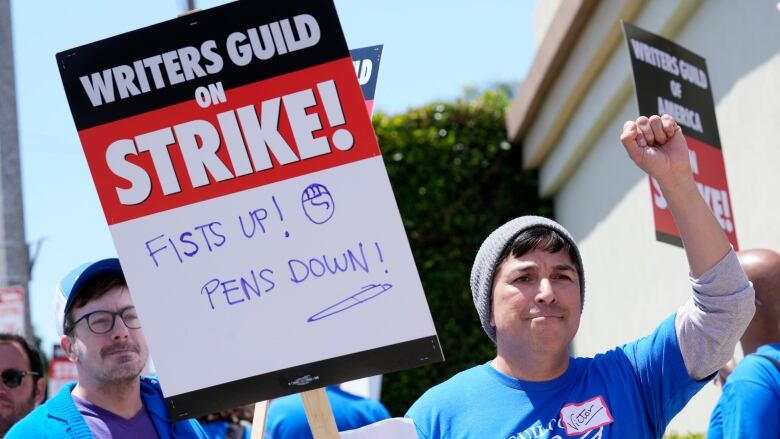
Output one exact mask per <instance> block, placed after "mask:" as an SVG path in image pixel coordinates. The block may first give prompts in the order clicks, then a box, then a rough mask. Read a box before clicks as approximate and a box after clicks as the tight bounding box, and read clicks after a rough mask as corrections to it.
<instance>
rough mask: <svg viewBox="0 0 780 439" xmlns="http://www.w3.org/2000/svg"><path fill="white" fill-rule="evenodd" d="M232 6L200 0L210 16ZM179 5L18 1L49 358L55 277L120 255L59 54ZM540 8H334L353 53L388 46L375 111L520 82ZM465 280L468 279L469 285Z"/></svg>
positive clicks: (430, 4) (35, 290)
mask: <svg viewBox="0 0 780 439" xmlns="http://www.w3.org/2000/svg"><path fill="white" fill-rule="evenodd" d="M223 3H226V2H225V1H213V0H212V1H205V0H199V1H197V3H196V4H197V6H198V7H199V8H201V9H207V8H209V7H213V6H216V5H219V4H223ZM184 4H185V1H183V0H134V1H132V2H120V1H116V0H111V1H107V0H79V1H78V2H62V1H29V0H25V1H22V0H13V1H12V2H11V15H12V21H13V23H12V26H13V38H14V57H15V63H16V65H15V68H16V97H17V110H18V114H17V117H18V125H19V145H20V149H21V160H22V190H23V196H24V209H25V227H26V235H27V241H28V242H29V243H30V244H31V245H32V247H33V248H34V247H35V243H36V242H38V241H41V247H40V253H39V254H38V258H37V259H36V261H35V266H34V268H33V273H32V281H31V283H30V295H31V304H32V311H31V312H32V320H33V325H34V328H35V330H36V333H37V335H38V336H40V337H41V338H42V339H43V347H44V349H45V351H46V354H47V355H51V349H52V348H51V346H52V344H53V343H55V342H57V343H58V342H59V339H58V338H57V334H56V330H55V328H54V317H53V301H52V299H53V295H54V288H55V286H56V284H57V282H58V281H59V279H60V277H61V276H62V275H63V274H65V273H66V272H68V271H69V270H70V269H72V268H73V267H75V266H77V265H79V264H81V263H83V262H86V261H93V260H97V259H101V258H104V257H110V256H115V255H116V252H115V250H114V247H113V242H112V240H111V235H110V233H109V230H108V226H107V225H106V222H105V217H104V216H103V212H102V209H101V207H100V204H99V202H98V198H97V194H96V192H95V188H94V185H93V183H92V178H91V176H90V174H89V170H88V169H87V165H86V160H85V159H84V155H83V153H82V149H81V144H80V143H79V139H78V136H77V134H76V129H75V127H74V125H73V119H72V117H71V115H70V110H69V108H68V104H67V101H66V99H65V93H64V92H63V89H62V83H61V82H60V77H59V72H58V71H57V66H56V63H55V58H54V56H55V54H56V53H57V52H60V51H62V50H66V49H69V48H72V47H76V46H80V45H83V44H86V43H90V42H93V41H96V40H100V39H103V38H107V37H110V36H113V35H117V34H120V33H123V32H127V31H131V30H134V29H137V28H140V27H144V26H148V25H151V24H154V23H158V22H160V21H165V20H168V19H171V18H174V17H175V16H176V15H177V14H178V13H179V12H180V11H181V10H182V9H183V7H184ZM535 4H536V0H515V1H509V0H484V1H481V2H463V3H462V4H461V3H459V2H452V1H444V0H425V1H415V2H411V1H396V2H364V1H358V0H336V7H337V9H338V12H339V17H340V20H341V24H342V28H343V29H344V34H345V35H346V39H347V43H348V45H349V47H350V48H357V47H364V46H371V45H375V44H384V52H383V57H382V63H381V66H380V72H379V82H378V86H377V92H376V97H375V99H376V100H375V104H374V105H375V111H379V110H383V111H385V112H389V113H398V112H402V111H404V110H405V109H407V108H409V107H414V106H419V105H422V104H425V103H428V102H431V101H434V100H439V99H450V98H454V97H457V96H459V95H460V94H461V92H462V90H463V89H464V87H465V86H477V87H484V86H487V85H490V84H492V83H495V82H499V81H515V82H517V81H521V80H522V79H523V78H524V77H525V75H526V72H527V70H528V67H529V66H530V63H531V61H532V59H533V55H534V51H535V48H534V42H533V29H532V13H533V8H534V7H535ZM465 281H466V280H465V279H464V282H465Z"/></svg>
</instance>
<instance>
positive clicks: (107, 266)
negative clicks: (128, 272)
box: [54, 258, 124, 335]
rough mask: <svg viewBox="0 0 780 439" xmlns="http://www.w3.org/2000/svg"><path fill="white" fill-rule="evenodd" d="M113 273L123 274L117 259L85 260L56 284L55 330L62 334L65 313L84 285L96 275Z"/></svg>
mask: <svg viewBox="0 0 780 439" xmlns="http://www.w3.org/2000/svg"><path fill="white" fill-rule="evenodd" d="M107 274H113V275H117V276H124V273H123V272H122V266H121V265H120V264H119V259H117V258H108V259H102V260H100V261H97V262H87V263H85V264H82V265H79V266H78V267H76V268H75V269H73V270H72V271H71V272H70V273H68V274H66V275H65V277H63V278H62V280H61V281H60V282H59V283H58V284H57V292H56V297H55V300H54V318H55V320H56V322H55V323H56V327H57V331H58V332H60V335H62V331H64V327H63V325H64V323H65V314H67V313H68V311H70V308H71V306H72V305H73V301H74V300H75V299H76V297H77V296H78V295H79V294H81V292H82V291H83V290H84V286H85V285H87V284H88V283H89V282H90V281H92V280H93V279H95V278H96V277H98V276H103V275H107Z"/></svg>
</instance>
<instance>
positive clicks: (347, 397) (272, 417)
mask: <svg viewBox="0 0 780 439" xmlns="http://www.w3.org/2000/svg"><path fill="white" fill-rule="evenodd" d="M325 393H326V394H327V395H328V401H329V402H330V407H331V409H332V410H333V417H334V418H336V427H337V428H338V430H339V431H346V430H354V429H356V428H360V427H363V426H365V425H368V424H373V423H374V422H378V421H381V420H383V419H387V418H389V417H390V413H388V411H387V409H386V408H385V406H383V405H382V403H380V402H379V401H375V400H373V399H366V398H362V397H360V396H357V395H353V394H351V393H348V392H345V391H343V390H341V389H340V388H338V387H336V386H333V387H327V388H326V389H325ZM265 432H266V433H265V434H266V435H265V439H286V438H295V439H312V434H311V429H310V428H309V421H308V420H307V419H306V412H305V411H304V409H303V400H302V399H301V395H300V394H295V395H289V396H284V397H282V398H279V399H274V400H273V401H271V403H270V404H269V405H268V416H267V417H266V424H265Z"/></svg>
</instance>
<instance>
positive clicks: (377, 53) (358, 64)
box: [349, 44, 382, 115]
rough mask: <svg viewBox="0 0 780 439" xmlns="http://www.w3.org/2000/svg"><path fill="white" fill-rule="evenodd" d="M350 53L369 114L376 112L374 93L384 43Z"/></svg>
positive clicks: (353, 50)
mask: <svg viewBox="0 0 780 439" xmlns="http://www.w3.org/2000/svg"><path fill="white" fill-rule="evenodd" d="M349 54H350V55H351V56H352V64H354V65H355V74H356V75H357V78H358V83H359V84H360V90H361V91H362V92H363V97H364V98H365V100H366V108H367V109H368V114H369V115H370V114H374V93H375V92H376V83H377V78H378V77H379V62H380V61H382V45H381V44H380V45H378V46H369V47H361V48H359V49H352V50H350V51H349Z"/></svg>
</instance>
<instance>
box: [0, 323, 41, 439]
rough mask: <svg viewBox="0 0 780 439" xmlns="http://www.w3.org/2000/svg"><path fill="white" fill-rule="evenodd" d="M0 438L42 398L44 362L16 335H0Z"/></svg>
mask: <svg viewBox="0 0 780 439" xmlns="http://www.w3.org/2000/svg"><path fill="white" fill-rule="evenodd" d="M0 381H2V384H0V438H1V437H4V436H5V434H6V432H8V430H9V429H10V428H11V426H12V425H14V424H15V423H16V422H17V421H19V420H20V419H22V418H23V417H25V416H27V414H28V413H30V411H32V409H33V408H35V406H36V405H37V404H40V403H41V401H42V400H43V396H44V395H45V389H46V383H45V381H44V380H43V359H42V358H41V354H40V352H38V349H36V348H35V346H33V345H31V344H30V343H28V342H27V340H25V339H24V338H23V337H21V336H18V335H16V334H6V333H0Z"/></svg>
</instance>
